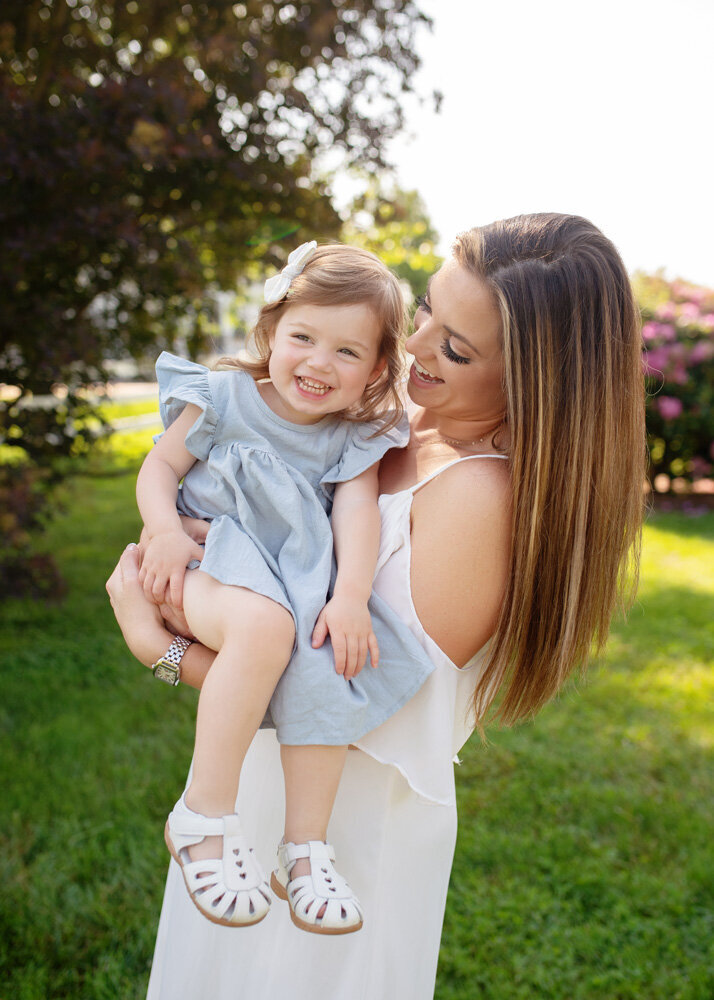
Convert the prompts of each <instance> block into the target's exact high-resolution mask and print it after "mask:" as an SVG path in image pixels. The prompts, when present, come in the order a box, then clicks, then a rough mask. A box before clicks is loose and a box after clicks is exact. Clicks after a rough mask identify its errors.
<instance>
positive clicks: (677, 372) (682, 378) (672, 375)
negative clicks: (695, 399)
mask: <svg viewBox="0 0 714 1000" xmlns="http://www.w3.org/2000/svg"><path fill="white" fill-rule="evenodd" d="M665 379H666V381H667V382H670V383H671V384H672V385H686V384H687V382H688V381H689V374H688V373H687V369H686V368H685V367H684V365H682V364H676V365H675V366H674V368H670V369H669V371H668V372H667V374H666V376H665Z"/></svg>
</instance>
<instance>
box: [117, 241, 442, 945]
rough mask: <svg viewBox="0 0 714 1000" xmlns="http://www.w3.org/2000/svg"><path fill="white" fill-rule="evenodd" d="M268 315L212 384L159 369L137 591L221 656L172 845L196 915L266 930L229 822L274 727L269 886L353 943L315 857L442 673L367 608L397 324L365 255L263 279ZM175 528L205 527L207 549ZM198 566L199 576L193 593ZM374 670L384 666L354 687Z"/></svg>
mask: <svg viewBox="0 0 714 1000" xmlns="http://www.w3.org/2000/svg"><path fill="white" fill-rule="evenodd" d="M266 301H267V304H266V305H265V306H264V307H263V309H262V310H261V313H260V316H259V318H258V323H257V326H256V329H255V341H256V346H257V348H258V351H259V352H260V360H259V361H258V362H254V363H246V362H238V361H234V362H231V365H232V366H233V368H234V369H239V370H237V371H236V370H232V371H219V372H210V371H209V370H208V369H206V368H204V367H203V366H201V365H195V364H191V363H189V362H186V361H182V360H180V359H179V358H175V357H173V356H171V355H167V354H163V355H162V356H161V358H160V359H159V361H158V363H157V375H158V380H159V389H160V396H161V410H162V418H163V420H164V424H165V425H166V426H167V430H166V432H165V433H164V435H163V436H162V437H161V439H160V440H159V442H158V443H157V445H156V447H155V448H154V449H153V451H152V452H151V453H150V454H149V455H148V456H147V459H146V461H145V462H144V465H143V466H142V469H141V472H140V474H139V479H138V483H137V499H138V503H139V509H140V511H141V515H142V518H143V520H144V524H145V527H146V532H147V535H148V539H149V541H148V543H147V545H146V548H145V552H144V557H143V563H142V570H141V579H142V582H143V585H144V589H145V591H146V592H147V594H150V595H151V596H153V598H154V599H155V600H157V601H161V600H163V599H164V598H166V599H168V598H169V597H170V599H171V601H172V603H173V604H174V605H176V606H178V607H181V605H183V609H184V613H185V616H186V620H187V622H188V625H189V627H190V629H191V632H192V633H193V634H194V636H195V637H196V638H197V639H198V640H199V641H201V642H202V643H203V644H204V645H206V646H209V647H211V648H212V649H214V650H216V651H217V652H218V655H217V656H216V659H215V661H214V663H213V665H212V667H211V670H210V672H209V674H208V677H207V678H206V681H205V683H204V685H203V688H202V690H201V696H200V699H199V705H198V716H197V724H196V745H195V753H194V763H193V772H192V777H191V781H190V784H189V786H188V788H187V790H186V792H185V793H184V795H183V796H182V797H181V799H180V800H179V802H178V803H177V804H176V806H175V807H174V809H173V811H172V813H171V814H170V816H169V818H168V821H167V824H166V831H165V836H166V842H167V845H168V847H169V850H170V851H171V854H172V855H173V856H174V858H175V859H176V861H177V862H178V863H179V865H180V866H181V868H182V872H183V876H184V880H185V883H186V886H187V888H188V891H189V893H190V895H191V898H192V900H193V902H194V903H195V905H196V906H197V907H198V908H199V910H201V911H202V913H204V915H206V916H207V917H208V918H209V919H210V920H213V921H214V922H216V923H219V924H225V925H228V926H241V925H247V924H253V923H257V922H258V921H259V920H262V919H263V917H264V916H265V915H266V913H267V911H268V908H269V906H270V899H271V897H270V894H269V890H268V885H267V883H266V881H265V876H264V874H263V872H262V870H261V868H260V865H259V864H258V862H257V860H256V859H255V857H254V854H253V851H252V850H251V849H250V848H249V847H248V845H247V844H246V842H245V839H244V837H243V834H242V832H241V827H240V822H239V819H238V816H237V815H235V814H234V809H235V800H236V794H237V789H238V779H239V775H240V769H241V765H242V763H243V758H244V756H245V753H246V750H247V749H248V746H249V745H250V743H251V740H252V739H253V736H254V734H255V732H256V730H257V729H258V727H259V726H260V725H261V724H263V723H265V724H272V725H274V726H275V728H276V730H277V734H278V739H279V740H280V742H281V744H282V762H283V771H284V777H285V791H286V821H285V836H284V841H283V843H282V844H281V845H280V848H279V852H278V862H279V863H278V867H277V869H276V871H275V872H273V876H272V878H271V884H272V887H273V889H274V890H275V892H276V893H277V894H278V895H279V896H281V897H282V898H283V899H287V900H288V902H289V905H290V908H291V916H292V919H293V921H294V922H295V923H296V924H297V925H298V926H299V927H301V928H303V929H305V930H309V931H313V932H316V933H322V934H344V933H349V932H351V931H356V930H359V928H360V927H361V926H362V912H361V908H360V905H359V902H358V901H357V899H356V898H355V896H354V895H353V894H352V892H351V890H350V888H349V886H348V885H347V883H346V882H345V881H344V879H342V878H341V877H340V876H339V875H338V874H337V872H336V871H335V870H334V868H333V866H332V861H333V860H334V853H333V851H332V849H331V847H330V845H329V844H326V843H325V842H324V841H325V837H326V831H327V824H328V820H329V817H330V813H331V810H332V805H333V801H334V797H335V794H336V791H337V786H338V784H339V780H340V775H341V771H342V766H343V763H344V759H345V755H346V749H347V745H348V744H349V743H352V742H354V741H355V740H357V739H359V738H360V737H361V736H363V735H364V734H365V733H366V732H368V731H370V730H371V729H373V728H374V727H375V726H377V725H379V724H380V723H381V722H383V721H384V720H386V719H387V718H388V717H389V716H390V715H392V714H393V713H394V712H395V711H396V710H397V709H398V708H399V707H400V706H401V705H402V704H404V703H405V702H406V701H407V700H408V699H409V698H410V697H411V696H412V695H413V694H414V693H415V692H416V690H417V689H418V688H419V687H420V686H421V684H422V683H423V681H424V680H425V679H426V677H427V675H428V674H429V673H430V672H431V670H432V669H433V665H432V664H431V662H430V661H429V660H428V658H427V656H426V654H425V653H424V652H423V650H422V649H421V647H420V646H419V644H418V642H417V641H416V639H415V638H414V636H413V635H412V633H411V632H410V631H409V630H408V629H407V628H406V626H404V625H403V624H402V623H401V622H400V621H399V620H398V619H397V618H396V617H395V616H393V615H392V614H391V612H390V610H389V608H388V607H387V606H386V605H385V604H384V603H383V602H380V600H379V599H378V598H370V592H371V589H372V577H373V575H374V569H375V564H376V559H377V552H378V546H379V530H380V518H379V512H378V507H377V473H376V469H377V463H378V461H379V459H380V458H381V457H382V455H383V454H384V453H385V452H386V451H387V450H389V449H390V448H393V447H395V446H398V447H401V446H404V445H405V444H406V443H407V440H408V428H407V425H406V421H405V420H404V419H403V417H402V408H401V405H400V403H399V398H398V396H397V394H396V381H397V376H398V374H399V371H400V353H399V342H400V339H401V336H402V332H403V326H404V307H403V302H402V297H401V293H400V289H399V286H398V284H397V281H396V279H395V278H394V276H393V275H392V274H390V272H389V271H388V270H387V269H386V268H385V267H384V265H382V264H381V263H380V261H378V260H377V258H376V257H374V256H373V255H372V254H369V253H367V252H365V251H362V250H357V249H353V248H350V247H346V246H324V247H320V248H317V245H316V244H315V243H310V244H304V245H303V246H302V247H299V248H298V249H297V250H296V251H294V252H293V253H292V254H291V255H290V257H289V258H288V265H287V266H286V268H285V269H284V270H283V271H282V272H281V273H280V274H279V275H276V276H275V277H274V278H272V279H270V281H269V282H267V284H266ZM259 379H260V380H262V381H258V380H259ZM266 379H269V381H266ZM387 405H391V406H393V407H394V409H393V410H392V411H390V412H387V411H386V407H387ZM182 479H183V486H182V487H181V489H179V483H180V481H181V480H182ZM177 494H178V507H177ZM226 511H229V512H230V513H228V514H226ZM330 512H332V527H330V520H329V516H330ZM179 513H182V514H189V515H192V516H194V517H198V518H204V519H208V520H210V521H211V528H210V531H209V532H208V536H207V539H206V546H205V552H204V551H203V549H201V547H200V546H199V545H198V544H197V543H196V542H195V541H192V540H191V539H190V538H188V537H187V535H186V534H185V533H184V532H183V530H182V527H181V523H180V520H179ZM333 534H334V557H335V558H334V559H333ZM335 559H336V564H337V565H336V575H335V573H334V571H333V564H334V562H335ZM191 560H197V561H198V562H199V563H200V569H199V571H198V572H188V573H186V574H185V576H184V573H185V568H186V566H187V564H189V563H190V562H191ZM331 582H332V583H334V586H333V588H332V597H331V599H330V600H329V601H328V600H327V597H328V591H329V590H330V585H331ZM368 601H369V609H368V607H367V605H368ZM328 634H329V637H330V640H331V647H332V652H330V645H329V644H326V643H325V640H326V637H327V635H328ZM187 645H188V642H187V640H185V639H181V638H177V639H176V640H175V642H173V643H172V644H171V647H170V648H169V650H168V651H167V653H166V654H165V656H164V657H162V658H161V659H160V660H159V661H158V662H157V664H155V665H154V668H155V673H158V675H159V676H161V675H162V674H163V677H164V679H173V678H176V679H177V677H178V672H177V671H178V664H179V661H180V658H181V655H182V653H183V651H185V649H186V648H187ZM368 653H369V655H370V657H371V663H372V667H375V668H376V667H377V662H378V657H379V662H380V664H381V665H380V666H379V669H370V670H367V671H364V672H362V673H360V671H361V668H362V666H363V665H364V663H365V662H366V660H367V656H368ZM288 661H290V668H289V670H287V671H286V672H285V673H283V672H284V671H285V668H286V666H287V664H288ZM174 682H176V681H174Z"/></svg>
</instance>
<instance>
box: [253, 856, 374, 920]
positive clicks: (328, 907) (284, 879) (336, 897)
mask: <svg viewBox="0 0 714 1000" xmlns="http://www.w3.org/2000/svg"><path fill="white" fill-rule="evenodd" d="M298 858H308V859H309V861H310V874H309V875H298V876H297V877H296V878H291V877H290V872H291V871H292V869H293V868H294V866H295V862H296V861H297V860H298ZM334 860H335V851H334V848H333V847H332V845H331V844H325V843H323V842H322V841H321V840H310V841H308V843H307V844H280V846H279V847H278V867H277V868H276V869H275V871H274V872H273V873H272V875H271V876H270V887H271V889H272V890H273V892H274V893H275V895H276V896H279V897H280V899H285V900H287V902H288V905H289V906H290V917H291V919H292V922H293V923H294V924H295V925H296V926H297V927H300V928H301V929H302V930H304V931H310V932H311V933H313V934H351V933H352V932H353V931H358V930H359V929H360V927H361V926H362V907H361V906H360V903H359V900H358V899H357V897H356V896H355V895H354V893H353V892H352V890H351V889H350V887H349V885H348V884H347V882H346V881H345V880H344V879H343V878H342V876H341V875H338V874H337V872H336V871H335V869H334V868H333V866H332V862H333V861H334ZM323 906H324V907H325V912H324V913H323V915H322V916H321V917H319V916H318V913H319V912H320V910H321V909H322V907H323Z"/></svg>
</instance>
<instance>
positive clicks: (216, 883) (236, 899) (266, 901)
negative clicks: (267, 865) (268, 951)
mask: <svg viewBox="0 0 714 1000" xmlns="http://www.w3.org/2000/svg"><path fill="white" fill-rule="evenodd" d="M164 837H165V839H166V846H167V847H168V849H169V851H170V852H171V855H172V857H173V858H174V859H175V860H176V861H177V862H178V863H179V865H180V866H181V872H182V874H183V878H184V882H185V883H186V888H187V889H188V893H189V896H190V897H191V900H192V901H193V902H194V903H195V905H196V906H197V907H198V909H199V910H200V911H201V913H202V914H203V915H204V917H208V919H209V920H211V921H213V923H214V924H221V925H223V926H224V927H248V926H250V925H251V924H257V923H258V922H259V921H260V920H262V919H263V917H264V916H265V915H266V914H267V912H268V910H269V909H270V903H271V896H270V890H269V888H268V883H267V881H266V879H265V874H264V873H263V870H262V868H261V867H260V865H259V864H258V861H257V859H256V857H255V854H254V853H253V851H252V849H251V848H249V847H248V844H247V843H246V840H245V837H244V836H243V832H242V830H241V826H240V819H239V818H238V816H237V815H236V814H233V815H232V816H221V817H216V818H213V817H209V816H203V815H202V814H201V813H197V812H194V811H193V810H192V809H189V807H188V806H187V805H186V802H185V800H184V796H183V795H182V796H181V798H180V799H179V800H178V802H177V803H176V805H175V806H174V808H173V811H172V812H171V813H170V814H169V818H168V820H167V821H166V829H165V831H164ZM206 837H223V857H222V858H208V859H202V860H200V861H191V858H190V855H189V853H188V848H189V847H192V846H193V845H194V844H200V843H201V841H202V840H204V839H205V838H206Z"/></svg>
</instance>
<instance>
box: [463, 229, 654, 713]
mask: <svg viewBox="0 0 714 1000" xmlns="http://www.w3.org/2000/svg"><path fill="white" fill-rule="evenodd" d="M454 253H455V257H456V259H457V260H458V261H459V263H460V264H461V265H462V266H464V267H466V268H467V269H468V270H469V271H471V272H472V273H473V274H474V275H475V276H476V277H477V278H478V279H479V280H481V281H483V282H485V283H486V285H488V287H489V288H490V289H491V291H492V293H493V295H494V299H495V301H496V303H497V305H498V308H499V310H500V314H501V320H502V326H503V356H504V381H505V393H506V407H507V420H508V426H509V433H510V473H511V483H512V495H513V508H512V509H513V514H512V527H513V533H512V538H513V542H512V552H511V565H510V573H509V578H508V583H507V586H506V592H505V596H504V601H503V606H502V609H501V614H500V618H499V622H498V625H497V628H496V632H495V634H494V636H493V639H492V641H491V645H490V650H489V658H488V663H487V666H486V670H485V673H484V674H483V676H482V678H481V680H480V682H479V684H478V687H477V690H476V692H475V696H474V711H475V715H476V718H477V719H478V720H481V719H482V717H483V715H484V711H485V708H486V707H487V705H488V703H489V701H490V700H491V695H492V693H493V692H494V691H497V690H498V691H501V692H502V696H501V697H500V698H499V699H498V703H497V708H496V712H495V718H496V719H498V720H500V721H501V722H503V723H506V724H510V723H513V722H515V721H517V720H518V719H521V718H524V717H526V716H530V715H532V714H533V713H534V712H536V711H537V710H538V709H539V708H540V707H541V706H542V705H543V704H544V703H545V702H546V701H548V699H549V698H551V697H552V696H553V695H554V694H555V693H556V692H557V691H558V689H559V688H560V687H561V685H562V684H563V682H564V681H565V679H566V678H567V677H568V676H569V675H570V674H571V672H572V671H573V670H574V669H576V668H578V667H583V666H584V665H585V664H586V662H587V660H588V658H589V655H590V654H591V652H592V651H595V652H597V651H598V650H600V648H601V647H602V645H603V643H604V642H605V640H606V638H607V635H608V631H609V626H610V621H611V618H612V615H613V612H614V611H615V609H616V607H617V606H618V605H620V606H622V607H624V606H627V605H628V604H629V603H630V602H631V600H632V598H633V597H634V593H635V590H636V585H637V572H638V565H639V546H640V528H641V521H642V513H643V484H644V480H645V456H646V446H645V426H644V386H643V378H642V369H641V338H640V319H639V312H638V309H637V307H636V304H635V301H634V297H633V293H632V289H631V286H630V282H629V279H628V276H627V272H626V270H625V267H624V265H623V263H622V260H621V258H620V256H619V254H618V252H617V250H616V249H615V247H614V246H613V244H612V243H611V242H610V241H609V240H608V239H606V238H605V236H603V234H602V233H601V232H600V231H599V230H598V229H597V228H596V227H595V226H593V225H592V224H591V223H590V222H588V221H587V220H586V219H582V218H579V217H578V216H571V215H556V214H538V215H522V216H517V217H515V218H512V219H506V220H504V221H502V222H496V223H493V224H492V225H489V226H485V227H482V228H478V229H472V230H470V231H469V232H467V233H464V234H462V235H461V236H459V237H458V239H457V242H456V245H455V248H454Z"/></svg>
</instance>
